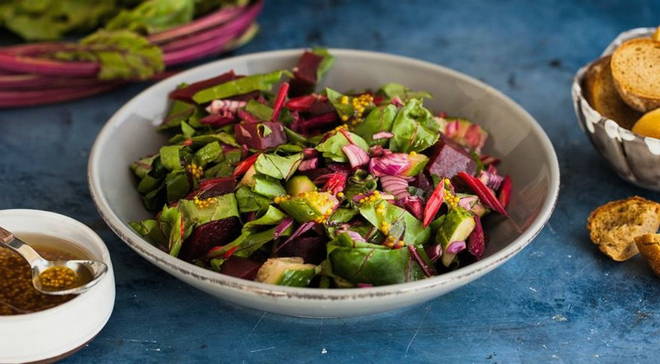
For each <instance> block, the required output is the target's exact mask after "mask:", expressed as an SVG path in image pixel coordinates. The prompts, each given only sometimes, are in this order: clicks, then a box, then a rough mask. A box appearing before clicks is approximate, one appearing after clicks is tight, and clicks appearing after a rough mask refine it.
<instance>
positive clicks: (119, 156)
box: [88, 49, 559, 317]
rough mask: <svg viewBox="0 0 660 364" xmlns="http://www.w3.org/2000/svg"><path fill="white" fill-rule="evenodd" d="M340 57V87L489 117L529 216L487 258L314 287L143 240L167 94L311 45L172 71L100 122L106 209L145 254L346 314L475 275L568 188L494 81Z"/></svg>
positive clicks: (98, 156)
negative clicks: (147, 185) (380, 282)
mask: <svg viewBox="0 0 660 364" xmlns="http://www.w3.org/2000/svg"><path fill="white" fill-rule="evenodd" d="M330 52H331V53H332V54H333V55H334V56H335V57H336V62H335V65H334V67H333V68H332V70H331V71H330V72H329V74H328V77H327V78H326V80H325V81H324V84H325V85H327V86H329V87H332V88H335V89H338V90H350V89H364V88H367V87H370V88H377V87H379V86H380V85H382V84H384V83H387V82H400V83H402V84H405V85H406V86H408V87H410V88H412V89H419V90H426V91H430V92H431V93H432V94H433V95H434V98H433V100H431V101H430V102H428V103H427V104H429V105H430V107H431V109H433V110H435V111H446V112H448V113H449V114H450V115H460V116H464V117H467V118H469V119H472V120H474V121H476V122H478V123H480V124H481V125H483V126H484V127H485V128H486V129H488V131H489V132H490V133H491V135H492V138H490V141H489V142H488V144H487V146H486V152H488V153H490V154H493V155H496V156H499V157H502V159H503V161H504V162H503V164H502V165H501V168H502V170H503V171H504V172H505V173H507V174H510V175H511V176H512V178H513V181H514V182H513V183H514V193H513V196H512V201H511V205H510V208H509V211H510V213H511V215H512V216H513V219H514V220H515V222H516V223H517V224H518V225H520V226H521V228H522V230H523V231H522V233H520V232H518V231H517V230H516V229H515V227H514V225H513V224H512V223H511V221H507V220H504V219H500V218H494V219H492V220H491V221H490V222H489V224H488V226H487V229H488V231H487V232H488V233H489V234H490V243H489V245H488V248H487V250H486V254H485V258H484V259H482V260H481V261H479V262H477V263H475V264H472V265H468V266H466V267H463V268H461V269H458V270H456V271H453V272H451V273H448V274H444V275H441V276H437V277H433V278H430V279H425V280H421V281H416V282H409V283H404V284H397V285H391V286H384V287H374V288H361V289H331V290H328V289H312V288H294V287H281V286H274V285H268V284H263V283H258V282H252V281H247V280H242V279H238V278H234V277H230V276H226V275H223V274H219V273H216V272H213V271H210V270H206V269H203V268H201V267H198V266H195V265H193V264H189V263H186V262H184V261H182V260H179V259H177V258H174V257H172V256H170V255H168V254H167V253H165V252H163V251H161V250H159V249H157V248H156V247H154V246H152V245H151V244H149V243H147V242H146V241H145V240H143V239H142V238H141V237H140V236H139V235H138V234H136V233H135V232H134V231H133V230H132V229H131V228H130V227H129V226H128V222H129V221H132V220H138V219H143V218H146V217H148V216H149V214H148V213H147V212H146V211H145V209H144V208H143V207H142V204H141V201H140V198H139V196H138V194H137V193H136V192H135V187H134V186H135V185H134V180H133V178H132V176H131V175H130V172H129V169H128V165H129V163H131V162H132V161H134V160H135V159H137V158H139V157H142V156H144V155H148V154H150V153H153V152H154V151H157V150H158V148H159V147H160V146H161V145H162V143H163V142H164V140H165V138H164V137H163V136H162V135H160V134H159V133H157V132H156V130H155V129H154V125H155V124H156V123H159V122H160V120H161V119H162V117H163V114H164V113H165V111H166V108H167V94H168V93H169V92H170V91H171V90H173V89H174V88H175V87H176V86H177V85H178V84H179V83H182V82H193V81H198V80H201V79H205V78H209V77H212V76H216V75H218V74H220V73H223V72H226V71H228V70H230V69H234V70H235V71H236V72H237V73H239V74H255V73H263V72H270V71H273V70H276V69H281V68H289V69H290V68H291V67H292V66H293V65H295V63H296V60H297V58H298V57H299V56H300V54H301V53H302V50H284V51H275V52H265V53H257V54H251V55H246V56H241V57H236V58H230V59H225V60H221V61H217V62H213V63H209V64H207V65H204V66H200V67H196V68H193V69H191V70H188V71H186V72H183V73H180V74H178V75H176V76H173V77H170V78H168V79H166V80H164V81H161V82H159V83H158V84H156V85H154V86H152V87H150V88H149V89H147V90H145V91H144V92H142V93H141V94H139V95H138V96H136V97H135V98H134V99H133V100H131V101H130V102H128V103H127V104H126V105H124V106H123V107H122V108H121V109H120V110H119V111H117V112H116V113H115V115H113V116H112V118H111V119H110V120H109V121H108V123H107V124H106V125H105V127H104V128H103V130H101V132H100V134H99V136H98V138H97V139H96V142H95V143H94V147H93V149H92V152H91V155H90V159H89V171H88V174H89V175H88V178H89V186H90V190H91V193H92V197H93V198H94V201H95V202H96V205H97V207H98V210H99V212H100V214H101V216H102V217H103V219H105V221H106V222H107V223H108V225H109V226H110V227H111V228H112V230H113V231H114V232H115V233H116V234H117V235H119V237H120V238H121V239H122V240H123V241H124V242H126V244H128V246H130V247H131V248H132V249H133V250H135V251H136V252H137V253H138V254H140V255H142V256H143V257H144V258H146V259H147V260H148V261H150V262H151V263H153V264H155V265H157V266H158V267H160V268H162V269H163V270H165V271H167V272H168V273H170V274H172V275H174V276H175V277H177V278H179V279H181V280H183V281H184V282H186V283H189V284H190V285H192V286H194V287H197V288H199V289H201V290H204V291H206V292H208V293H210V294H212V295H215V296H217V297H220V298H222V299H225V300H228V301H231V302H234V303H237V304H240V305H244V306H248V307H252V308H256V309H260V310H265V311H270V312H275V313H281V314H287V315H294V316H309V317H338V316H353V315H362V314H371V313H376V312H382V311H386V310H391V309H395V308H399V307H403V306H406V305H411V304H415V303H419V302H423V301H426V300H429V299H431V298H434V297H437V296H440V295H442V294H444V293H447V292H449V291H451V290H453V289H455V288H457V287H460V286H462V285H464V284H466V283H468V282H470V281H473V280H475V279H477V278H479V277H481V276H482V275H484V274H486V273H487V272H489V271H490V270H492V269H494V268H496V267H497V266H499V265H501V264H502V263H504V262H505V261H506V260H507V259H509V258H511V257H512V256H514V255H515V254H516V253H518V252H519V251H520V250H521V249H522V248H524V247H525V246H526V245H527V244H528V243H529V242H531V241H532V239H534V237H535V236H536V234H538V233H539V231H540V230H541V228H542V227H543V225H544V224H545V223H546V222H547V221H548V219H549V218H550V215H551V213H552V210H553V207H554V205H555V202H556V198H557V193H558V190H559V168H558V163H557V157H556V155H555V152H554V149H553V147H552V144H551V143H550V141H549V140H548V138H547V136H546V135H545V133H544V132H543V130H542V129H541V127H540V126H539V125H538V123H537V122H536V121H534V119H533V118H532V117H531V116H530V115H529V114H528V113H527V112H525V110H523V109H522V108H521V107H520V106H518V105H517V104H516V103H514V102H513V101H511V100H510V99H509V98H507V97H506V96H504V95H502V94H501V93H499V92H498V91H496V90H494V89H493V88H491V87H489V86H487V85H485V84H483V83H481V82H479V81H477V80H475V79H472V78H470V77H468V76H465V75H463V74H461V73H458V72H456V71H452V70H450V69H447V68H444V67H440V66H436V65H434V64H431V63H427V62H421V61H417V60H414V59H410V58H405V57H400V56H393V55H388V54H383V53H374V52H364V51H355V50H342V49H332V50H330Z"/></svg>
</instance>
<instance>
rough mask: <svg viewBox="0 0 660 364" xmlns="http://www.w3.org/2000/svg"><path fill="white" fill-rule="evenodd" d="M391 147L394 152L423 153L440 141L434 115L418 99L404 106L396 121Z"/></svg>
mask: <svg viewBox="0 0 660 364" xmlns="http://www.w3.org/2000/svg"><path fill="white" fill-rule="evenodd" d="M392 134H394V136H393V137H392V138H391V139H390V144H389V147H390V149H391V150H392V151H393V152H401V153H409V152H421V151H423V150H424V149H426V148H428V147H430V146H432V145H433V144H435V142H437V141H438V138H439V137H440V134H439V132H438V130H437V129H436V126H435V121H434V120H433V115H432V114H431V112H430V111H429V110H428V109H426V108H425V107H424V106H422V102H421V101H420V100H418V99H412V100H410V101H408V103H407V104H406V105H404V106H403V107H402V108H401V109H400V110H399V113H398V114H397V115H396V118H395V119H394V124H393V125H392Z"/></svg>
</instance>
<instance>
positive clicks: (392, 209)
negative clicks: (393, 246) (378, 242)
mask: <svg viewBox="0 0 660 364" xmlns="http://www.w3.org/2000/svg"><path fill="white" fill-rule="evenodd" d="M378 209H381V211H382V213H379V212H378ZM360 214H361V215H362V217H364V218H365V219H366V220H367V221H369V223H371V225H373V226H375V227H377V228H379V229H382V226H383V225H386V226H388V227H389V228H388V229H387V231H383V232H384V233H386V234H387V235H390V236H393V237H394V238H396V239H398V240H403V241H404V242H405V243H406V244H408V245H418V244H424V243H425V242H427V241H428V240H429V237H430V230H429V229H426V228H424V225H423V224H422V222H421V221H419V220H418V219H417V218H416V217H414V216H413V215H412V214H411V213H409V212H408V211H406V210H405V209H402V208H400V207H398V206H396V205H394V204H391V203H389V202H386V201H385V200H376V201H374V202H367V203H364V204H361V205H360Z"/></svg>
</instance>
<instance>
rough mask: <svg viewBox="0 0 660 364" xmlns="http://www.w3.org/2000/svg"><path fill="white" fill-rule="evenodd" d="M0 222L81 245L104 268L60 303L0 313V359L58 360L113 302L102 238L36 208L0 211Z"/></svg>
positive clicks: (90, 332)
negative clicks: (98, 278)
mask: <svg viewBox="0 0 660 364" xmlns="http://www.w3.org/2000/svg"><path fill="white" fill-rule="evenodd" d="M0 226H2V227H4V228H6V229H8V230H10V231H13V232H16V233H18V235H20V233H38V234H44V235H50V236H54V237H58V238H61V239H64V240H68V241H69V242H71V243H73V244H75V245H77V246H79V247H81V248H82V249H83V250H84V251H85V252H88V253H89V255H90V257H91V258H93V259H97V260H100V261H102V262H104V263H105V264H107V265H108V272H107V273H106V274H105V276H104V277H103V278H102V279H101V281H99V282H98V283H97V284H96V285H95V286H94V287H92V288H91V289H90V290H89V291H87V292H85V293H83V294H81V295H79V296H78V297H75V298H74V299H72V300H71V301H68V302H65V303H63V304H61V305H59V306H56V307H53V308H50V309H47V310H44V311H39V312H35V313H29V314H24V315H14V316H0V363H25V362H33V361H42V360H54V359H61V358H63V357H65V356H68V355H70V354H72V353H73V352H75V351H76V350H78V349H79V348H81V347H82V346H83V345H85V343H87V342H88V341H90V340H92V339H93V338H94V336H96V334H98V333H99V331H101V329H102V328H103V326H105V323H106V322H107V321H108V319H109V318H110V314H111V313H112V308H113V307H114V305H115V278H114V275H113V271H112V262H111V261H110V254H109V253H108V249H107V248H106V246H105V244H103V240H101V238H100V237H99V236H98V235H97V234H96V233H95V232H94V231H92V230H91V229H90V228H88V227H87V226H85V225H84V224H82V223H80V222H78V221H76V220H74V219H72V218H70V217H66V216H63V215H60V214H56V213H53V212H48V211H39V210H1V211H0Z"/></svg>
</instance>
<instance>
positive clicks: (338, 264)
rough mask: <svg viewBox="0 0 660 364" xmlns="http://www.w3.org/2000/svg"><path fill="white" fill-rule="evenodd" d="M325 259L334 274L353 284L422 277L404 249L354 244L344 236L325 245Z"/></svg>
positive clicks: (393, 282)
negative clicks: (326, 251) (326, 256)
mask: <svg viewBox="0 0 660 364" xmlns="http://www.w3.org/2000/svg"><path fill="white" fill-rule="evenodd" d="M328 260H329V261H330V263H331V264H332V272H333V273H334V274H336V275H339V276H341V277H342V278H344V279H346V280H348V281H350V282H351V283H354V284H358V283H369V284H373V285H375V286H382V285H387V284H396V283H403V282H409V281H414V280H419V279H423V278H424V277H425V276H424V273H423V272H422V270H421V268H420V267H419V265H418V264H417V263H416V262H414V261H413V260H412V259H411V257H410V252H409V251H408V249H389V248H386V247H384V246H382V245H377V244H370V243H362V242H355V241H353V240H352V239H351V238H350V236H348V234H346V233H342V234H339V236H338V237H337V238H336V239H335V240H333V241H332V242H330V243H329V244H328Z"/></svg>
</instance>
